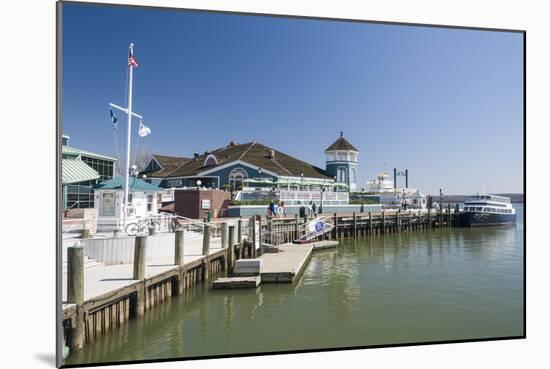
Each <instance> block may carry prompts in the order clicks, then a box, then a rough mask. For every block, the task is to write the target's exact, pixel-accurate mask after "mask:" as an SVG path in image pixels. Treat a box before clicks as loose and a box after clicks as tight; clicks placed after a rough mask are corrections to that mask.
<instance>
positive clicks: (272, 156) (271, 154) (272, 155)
mask: <svg viewBox="0 0 550 369" xmlns="http://www.w3.org/2000/svg"><path fill="white" fill-rule="evenodd" d="M269 158H270V159H275V150H269Z"/></svg>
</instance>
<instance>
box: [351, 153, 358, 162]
mask: <svg viewBox="0 0 550 369" xmlns="http://www.w3.org/2000/svg"><path fill="white" fill-rule="evenodd" d="M351 161H357V154H356V153H354V152H352V153H351Z"/></svg>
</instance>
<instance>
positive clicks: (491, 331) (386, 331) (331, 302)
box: [66, 206, 524, 364]
mask: <svg viewBox="0 0 550 369" xmlns="http://www.w3.org/2000/svg"><path fill="white" fill-rule="evenodd" d="M522 210H523V209H522V207H521V206H520V207H518V223H517V224H516V225H515V226H508V227H491V228H477V229H465V228H456V229H443V230H432V231H419V232H413V233H411V234H400V235H389V236H375V237H372V238H370V237H365V238H359V239H356V240H353V239H350V240H346V241H344V242H343V243H342V244H341V245H340V247H339V248H338V249H336V250H326V251H320V252H316V253H314V255H313V257H312V259H311V262H310V263H309V265H308V266H307V269H306V270H305V272H304V274H303V276H302V277H301V279H300V280H299V281H298V282H296V283H295V284H294V285H284V284H272V285H268V284H266V285H261V286H260V287H259V288H258V289H257V290H256V291H254V290H233V291H214V290H211V289H208V288H206V286H205V287H197V288H194V289H192V290H191V291H189V292H188V293H187V294H186V295H185V296H182V297H177V298H173V299H172V300H171V302H169V303H166V304H163V305H161V306H158V307H155V308H154V309H153V310H152V311H149V312H148V313H147V314H146V317H145V318H144V319H138V320H132V321H130V322H129V323H128V324H126V325H125V326H123V327H121V329H120V330H118V331H116V332H111V334H109V335H107V336H106V337H103V338H102V339H100V340H99V341H97V342H94V343H92V344H89V345H87V346H86V347H85V348H84V350H82V351H81V352H79V353H74V354H71V355H70V356H69V358H68V359H67V360H66V363H67V364H76V363H84V362H102V361H111V362H112V361H119V360H136V359H161V358H172V357H193V356H208V355H223V354H238V353H247V352H267V351H282V350H300V349H319V348H330V347H349V346H365V345H380V344H394V343H409V342H420V341H439V340H456V339H475V338H491V337H504V336H520V335H522V334H523V328H524V327H523V223H522V221H523V211H522Z"/></svg>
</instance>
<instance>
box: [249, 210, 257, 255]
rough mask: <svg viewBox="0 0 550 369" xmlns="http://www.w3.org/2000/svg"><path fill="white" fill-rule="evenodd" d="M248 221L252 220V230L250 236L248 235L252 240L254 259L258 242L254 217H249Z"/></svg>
mask: <svg viewBox="0 0 550 369" xmlns="http://www.w3.org/2000/svg"><path fill="white" fill-rule="evenodd" d="M250 222H252V225H251V227H250V229H251V230H252V237H250V239H251V240H252V258H253V259H255V258H256V243H257V242H258V240H257V239H256V217H255V216H253V217H252V218H250Z"/></svg>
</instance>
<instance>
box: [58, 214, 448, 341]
mask: <svg viewBox="0 0 550 369" xmlns="http://www.w3.org/2000/svg"><path fill="white" fill-rule="evenodd" d="M453 210H454V209H451V208H450V207H449V208H447V209H444V211H440V212H424V213H417V212H400V211H385V212H380V213H351V214H333V215H331V216H330V220H331V221H332V224H333V225H334V227H333V228H332V231H330V232H328V233H324V234H322V235H320V236H318V237H317V238H316V239H315V240H314V241H315V242H313V243H308V244H291V242H292V241H293V240H296V239H300V238H301V237H302V236H303V235H304V232H305V225H306V224H307V222H308V221H309V220H311V218H309V219H308V217H304V218H298V217H294V218H286V219H266V218H261V217H252V218H250V219H248V220H243V219H240V220H238V223H237V224H238V226H237V227H236V226H228V224H224V223H222V224H221V226H220V227H213V228H212V229H210V227H211V225H205V230H204V234H203V239H202V242H201V245H200V247H198V248H200V249H198V250H187V249H186V250H185V252H184V245H183V236H182V234H181V233H179V232H182V231H181V230H180V231H176V235H175V242H174V256H173V257H172V258H165V259H159V260H149V261H147V262H146V258H145V250H146V248H147V238H146V237H136V238H135V249H134V260H133V263H131V264H121V265H102V266H99V267H96V268H92V269H85V268H84V252H83V248H82V247H69V250H68V253H67V274H66V275H64V276H63V286H64V288H63V306H62V313H63V315H62V316H63V320H62V327H63V339H64V342H65V343H66V345H67V346H68V347H69V348H70V350H77V349H80V348H82V347H83V346H84V345H85V344H86V343H88V342H92V341H94V340H96V339H99V338H100V337H101V336H102V335H104V334H105V333H106V332H108V331H111V330H115V329H118V328H119V327H120V326H121V325H123V324H125V322H126V321H127V320H129V319H134V318H139V317H140V316H142V315H143V314H145V313H146V312H147V311H148V310H150V309H152V308H154V307H155V306H157V305H159V304H161V303H163V302H164V301H166V300H168V299H169V298H171V296H177V295H181V294H183V293H184V291H186V290H188V289H190V288H192V287H193V286H195V285H196V284H200V283H207V281H209V280H210V279H211V277H213V276H216V277H217V276H221V273H222V272H224V274H226V275H227V274H228V273H230V272H231V270H232V268H233V265H234V263H235V260H238V259H243V258H257V257H259V258H261V260H262V264H263V267H262V272H261V276H260V277H261V278H260V279H261V282H263V283H274V282H280V283H292V282H294V281H296V280H297V279H298V278H299V277H300V275H301V274H302V273H303V271H304V269H305V267H306V266H307V264H308V262H309V260H310V258H311V255H312V252H313V250H314V249H322V248H327V247H333V246H334V243H335V242H336V243H337V242H338V240H339V239H341V238H345V237H358V236H369V235H378V234H381V235H382V234H388V233H392V232H411V231H417V230H427V229H432V228H442V227H451V226H458V224H459V221H458V212H457V211H456V210H454V211H453ZM327 218H328V217H325V219H327ZM228 222H229V220H228ZM233 222H234V220H233ZM213 235H215V236H216V237H218V236H220V237H221V240H222V241H221V245H219V243H218V245H219V246H218V247H217V248H213V247H212V245H211V243H210V238H211V237H213ZM258 237H259V240H258V239H257V238H258ZM258 241H259V242H258ZM266 242H267V243H272V244H273V245H276V246H277V247H278V249H279V251H280V252H277V253H265V254H263V255H262V249H261V248H257V247H254V246H253V245H256V244H258V243H266ZM190 251H191V252H190ZM241 282H243V283H247V284H250V283H253V284H256V283H259V282H258V281H257V279H254V281H241Z"/></svg>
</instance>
